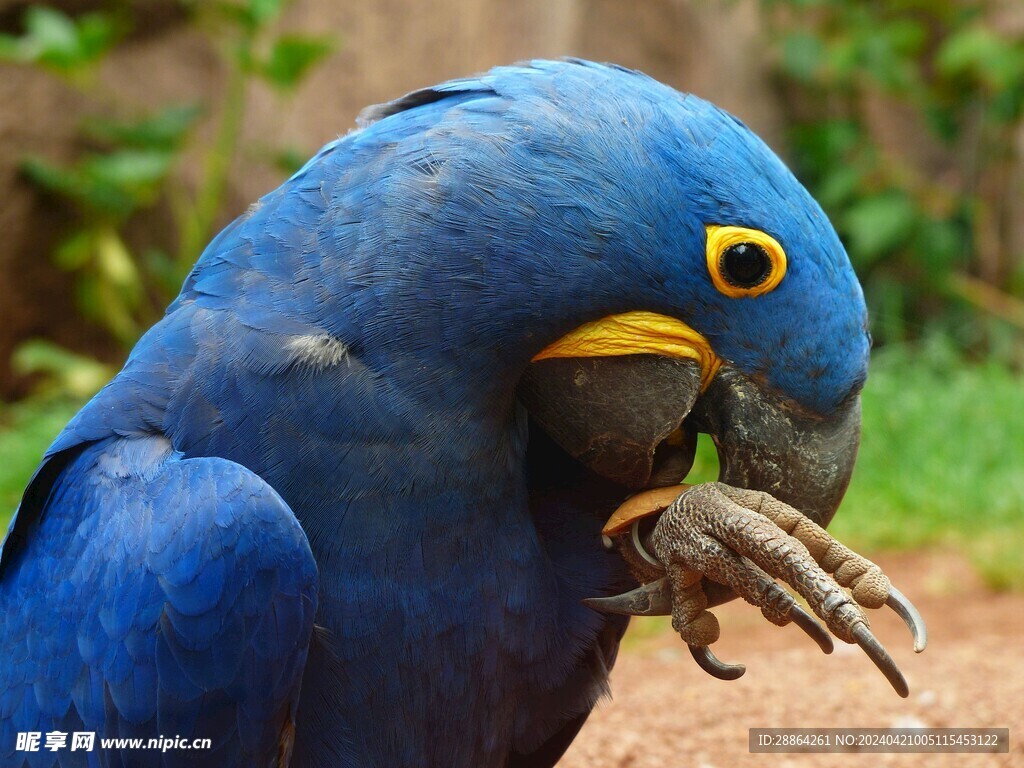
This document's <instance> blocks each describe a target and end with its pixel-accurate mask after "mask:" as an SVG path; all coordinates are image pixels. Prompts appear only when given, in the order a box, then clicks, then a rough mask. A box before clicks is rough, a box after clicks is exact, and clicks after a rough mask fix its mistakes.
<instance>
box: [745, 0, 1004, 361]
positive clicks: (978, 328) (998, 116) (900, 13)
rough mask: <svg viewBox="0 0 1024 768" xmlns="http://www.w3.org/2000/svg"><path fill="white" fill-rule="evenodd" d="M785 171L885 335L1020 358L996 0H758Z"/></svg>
mask: <svg viewBox="0 0 1024 768" xmlns="http://www.w3.org/2000/svg"><path fill="white" fill-rule="evenodd" d="M762 8H763V10H764V12H765V15H766V18H767V20H768V22H769V33H768V35H767V38H768V39H769V40H770V41H771V45H772V46H773V49H774V52H775V61H776V64H777V77H778V80H779V83H780V88H779V93H780V96H781V98H782V99H783V102H784V105H785V106H786V114H787V119H788V120H789V121H790V122H789V128H790V130H789V136H790V139H791V153H790V154H791V157H792V159H793V161H794V166H795V168H796V171H797V174H798V175H799V176H800V177H801V178H802V179H803V180H804V181H805V182H806V183H807V184H808V186H809V187H810V189H811V191H812V193H813V194H814V195H815V197H817V199H818V200H819V202H820V203H821V204H822V206H823V207H824V208H825V210H826V212H827V213H828V215H829V217H830V218H831V219H832V221H833V223H834V224H835V225H836V228H837V229H838V230H839V233H840V236H841V237H842V239H843V241H844V242H845V243H846V245H847V248H848V250H849V253H850V256H851V258H852V260H853V262H854V265H855V266H856V268H857V270H858V273H859V274H860V276H861V279H862V281H863V283H864V286H865V292H866V294H867V298H868V302H869V305H870V308H871V310H872V318H873V332H874V335H875V337H876V339H877V340H879V341H881V342H883V343H885V342H894V341H903V340H906V339H913V338H919V337H921V336H922V335H927V334H928V333H931V332H934V331H941V332H942V333H944V334H946V335H947V336H948V337H949V338H950V339H952V340H953V342H954V344H955V345H956V346H958V347H959V348H961V349H962V350H965V351H967V352H968V353H969V354H970V355H972V356H974V357H983V356H986V355H997V356H1000V357H1002V358H1004V359H1007V360H1009V361H1011V362H1012V363H1013V364H1015V365H1017V366H1020V365H1021V364H1022V363H1024V351H1022V350H1024V343H1022V338H1021V332H1022V331H1024V302H1022V301H1021V297H1022V296H1024V222H1022V221H1021V220H1020V215H1019V207H1020V202H1021V200H1022V197H1024V121H1022V115H1024V25H1022V23H1021V20H1020V18H1019V13H1018V14H1016V15H1017V17H1018V18H1017V19H1016V25H1014V24H1010V23H1006V22H1005V19H1004V18H1003V17H1004V16H1006V14H1011V13H1012V12H1013V11H1014V9H1013V6H1012V4H1008V3H1003V2H998V1H997V0H961V1H960V2H955V3H954V2H931V0H890V1H887V2H878V1H869V2H850V1H848V0H847V1H843V0H762Z"/></svg>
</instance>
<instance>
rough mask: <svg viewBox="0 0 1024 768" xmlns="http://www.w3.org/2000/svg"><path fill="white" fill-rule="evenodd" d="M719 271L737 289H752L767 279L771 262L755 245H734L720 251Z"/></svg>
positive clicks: (766, 254)
mask: <svg viewBox="0 0 1024 768" xmlns="http://www.w3.org/2000/svg"><path fill="white" fill-rule="evenodd" d="M719 266H720V268H721V269H720V271H721V273H722V277H724V278H725V279H726V280H727V281H728V282H729V283H731V284H732V285H735V286H736V287H737V288H753V287H754V286H755V285H760V284H761V283H763V282H764V281H765V280H767V279H768V275H769V274H771V271H772V260H771V259H770V258H768V253H767V252H766V251H765V249H764V248H762V247H761V246H760V245H758V244H757V243H736V244H735V245H730V246H729V247H728V248H726V249H725V250H724V251H722V258H721V261H720V264H719Z"/></svg>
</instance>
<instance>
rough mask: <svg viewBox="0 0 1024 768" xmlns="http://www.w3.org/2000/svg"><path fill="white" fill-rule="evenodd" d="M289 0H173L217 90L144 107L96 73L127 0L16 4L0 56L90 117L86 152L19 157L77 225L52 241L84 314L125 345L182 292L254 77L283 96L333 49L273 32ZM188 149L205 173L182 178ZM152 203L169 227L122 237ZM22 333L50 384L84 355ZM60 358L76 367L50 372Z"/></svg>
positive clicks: (273, 153) (124, 16) (121, 23)
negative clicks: (78, 101)
mask: <svg viewBox="0 0 1024 768" xmlns="http://www.w3.org/2000/svg"><path fill="white" fill-rule="evenodd" d="M287 4H288V0H219V1H218V2H198V1H195V2H186V1H185V0H181V5H182V6H183V8H184V9H185V10H186V11H187V13H188V14H189V19H190V21H191V23H192V24H193V25H194V26H195V27H196V28H198V29H201V30H203V31H205V32H206V33H207V34H208V36H209V39H210V41H211V45H213V46H214V47H215V48H216V49H217V50H218V51H219V52H220V56H221V61H222V64H223V70H224V72H225V78H226V83H225V91H224V97H223V99H221V100H220V101H219V102H218V103H217V104H216V105H200V104H169V105H166V106H164V107H162V108H160V109H158V110H156V111H154V112H144V111H140V110H139V109H138V106H137V105H133V104H123V103H120V102H118V101H116V100H114V101H111V99H112V97H111V95H110V94H109V93H108V92H107V91H106V90H105V89H104V88H103V84H102V77H101V76H100V75H99V74H98V72H97V65H98V64H99V63H100V62H101V61H102V59H103V57H104V56H105V55H106V54H108V53H110V52H111V51H112V50H114V49H115V48H116V46H117V45H119V44H122V43H124V42H125V41H126V40H127V39H128V36H129V35H130V33H131V31H132V16H131V5H130V4H129V5H126V4H124V3H111V4H110V9H109V10H105V11H104V10H101V11H94V12H90V13H85V14H82V15H79V16H75V17H70V16H68V15H65V14H64V13H62V12H60V11H58V10H55V9H52V8H47V7H45V6H35V5H34V6H30V7H29V8H28V9H27V10H26V11H25V15H24V32H23V34H22V35H20V36H11V35H0V61H7V62H13V63H19V64H23V65H26V66H35V67H39V68H42V69H44V70H46V71H47V72H51V73H53V74H54V75H56V76H59V77H61V78H64V79H66V80H67V81H68V82H69V83H71V84H72V85H74V86H75V87H76V88H78V89H79V90H81V92H82V93H83V94H85V95H86V96H87V97H88V98H89V99H90V100H91V102H92V103H93V105H94V107H95V113H96V114H95V115H94V116H92V117H89V118H88V119H86V120H85V121H84V122H83V124H82V125H81V128H80V139H81V143H82V145H83V146H84V147H85V149H83V150H82V151H81V152H80V153H79V155H78V156H77V157H76V158H75V159H74V160H73V161H72V162H66V163H58V162H54V161H52V160H48V159H46V158H43V157H38V156H31V157H26V158H25V159H24V162H23V166H22V168H23V172H24V174H25V176H26V177H27V178H28V179H30V180H31V181H32V182H34V183H35V184H36V185H37V186H38V187H39V188H40V189H41V190H43V191H44V192H46V193H48V194H51V195H54V196H55V197H57V198H59V199H61V200H62V201H64V202H65V203H67V204H68V205H70V206H71V207H72V208H73V210H74V212H75V220H76V224H75V226H74V227H73V228H72V230H71V231H70V232H68V233H67V235H66V236H65V237H64V239H63V240H62V241H61V243H60V244H59V245H58V247H57V248H56V250H55V253H54V262H55V264H56V265H57V266H59V267H60V268H61V269H64V270H68V271H71V272H73V273H74V274H75V288H76V294H77V297H78V302H79V308H80V310H81V311H82V313H83V314H84V315H85V316H86V317H88V318H90V319H91V320H93V321H95V322H97V323H99V324H100V325H101V326H102V327H104V328H105V329H106V330H107V331H108V332H109V333H110V334H111V335H112V336H113V337H114V338H116V339H117V340H118V341H119V342H120V343H121V344H122V345H123V347H124V348H125V349H126V350H127V349H128V348H130V347H131V346H132V345H133V344H134V343H135V341H136V340H137V339H138V337H139V336H140V335H141V334H142V332H143V331H144V330H145V329H146V328H147V327H148V326H149V325H151V324H152V323H153V322H154V321H155V320H156V319H157V318H158V317H159V316H160V314H161V313H162V311H163V309H164V307H165V306H166V305H167V304H168V303H169V302H170V300H171V299H172V298H173V297H174V296H175V294H176V293H177V292H178V290H179V288H180V286H181V283H182V281H183V280H184V278H185V275H187V274H188V271H189V269H191V267H192V264H193V263H194V262H195V260H196V258H197V257H198V256H199V254H200V252H201V251H202V248H203V247H204V246H205V245H206V243H207V242H208V241H209V239H210V238H211V237H212V235H213V234H214V228H215V227H216V225H217V223H218V221H219V219H220V218H221V217H222V215H223V213H224V210H223V208H224V193H225V189H226V185H227V180H228V174H229V172H230V169H231V166H232V162H233V160H234V158H235V156H236V154H237V152H238V150H239V145H240V141H241V133H242V126H243V120H244V116H245V111H246V104H247V98H248V93H249V88H250V86H251V84H252V82H253V81H254V80H261V81H264V82H266V83H268V84H269V85H270V86H272V87H273V88H274V89H275V91H277V92H278V93H280V94H282V95H284V96H286V95H287V94H289V93H291V92H292V91H294V89H295V88H296V87H298V86H299V85H300V83H301V82H302V80H303V79H304V78H305V77H306V75H307V74H308V73H309V72H310V71H311V69H312V67H314V66H315V65H316V64H317V62H319V61H321V60H322V59H323V58H324V57H325V56H327V55H328V54H330V53H331V52H332V51H333V50H334V46H335V44H334V41H333V39H332V38H329V37H322V36H307V35H300V34H296V33H291V32H282V31H280V30H279V26H280V17H281V14H282V13H283V11H284V9H285V7H286V5H287ZM111 114H113V115H114V117H110V116H108V115H111ZM204 118H205V119H207V120H210V121H212V122H213V124H214V139H213V141H212V143H209V142H208V145H207V146H204V147H203V148H202V149H199V148H198V147H199V142H198V141H196V139H195V131H196V128H197V126H198V125H199V123H200V121H201V120H202V119H204ZM197 151H198V153H199V154H200V155H201V157H202V171H201V174H200V178H199V181H198V183H196V184H194V185H191V186H190V185H188V184H186V183H185V180H184V178H183V175H182V173H181V166H182V159H183V157H184V156H185V155H186V153H188V152H197ZM287 151H288V150H287V149H285V148H276V147H275V148H271V149H270V150H268V151H265V152H264V153H263V154H264V155H265V158H264V159H265V161H266V162H267V163H268V164H270V165H271V166H272V167H275V168H279V169H281V168H282V163H281V158H282V157H283V156H285V153H286V152H287ZM292 154H293V155H294V154H295V153H294V152H293V153H292ZM161 204H165V205H166V207H167V208H168V209H169V211H170V218H171V224H172V226H170V227H166V226H148V227H137V228H135V229H134V230H133V231H132V233H131V235H129V234H128V232H129V228H131V227H132V225H133V224H134V223H135V222H136V221H137V220H138V218H139V217H140V216H141V215H143V214H145V213H146V212H149V211H152V210H154V209H155V208H157V207H158V206H160V205H161ZM139 230H142V232H143V233H144V234H142V235H141V236H140V235H139ZM31 344H34V345H35V347H33V349H30V350H29V351H28V352H27V353H25V354H20V353H19V354H18V357H19V360H18V361H17V362H18V365H17V369H18V370H19V371H20V372H28V373H37V374H43V375H45V376H48V377H49V378H50V381H51V382H54V381H56V382H60V381H67V380H68V379H69V378H74V376H75V375H80V371H81V362H82V361H81V360H78V359H76V358H75V356H73V355H71V354H70V353H66V354H63V355H60V354H56V355H54V354H51V355H49V356H45V355H44V356H42V357H41V356H40V355H39V354H38V351H39V349H40V346H39V344H41V342H31ZM51 346H52V345H51ZM52 351H53V350H51V352H52ZM60 360H63V361H64V362H66V363H67V364H68V365H70V366H72V368H73V369H75V370H76V371H78V372H79V373H78V374H75V373H73V372H72V373H69V372H68V371H63V372H61V371H59V370H58V369H57V368H56V367H55V364H56V362H57V361H60Z"/></svg>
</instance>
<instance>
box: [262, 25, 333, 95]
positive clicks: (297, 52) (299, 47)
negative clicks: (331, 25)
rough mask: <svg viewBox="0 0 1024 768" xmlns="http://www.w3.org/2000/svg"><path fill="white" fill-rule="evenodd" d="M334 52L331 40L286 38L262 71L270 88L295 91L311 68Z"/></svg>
mask: <svg viewBox="0 0 1024 768" xmlns="http://www.w3.org/2000/svg"><path fill="white" fill-rule="evenodd" d="M333 50H334V43H333V41H332V40H331V39H330V38H328V37H307V36H304V35H283V36H282V37H280V38H279V39H278V40H277V41H276V42H275V43H274V46H273V48H271V50H270V55H269V56H268V57H267V59H266V60H265V61H264V62H263V63H262V65H261V66H260V67H259V74H261V75H262V76H263V77H264V78H265V79H266V80H267V81H268V82H269V83H270V84H271V85H273V86H275V87H276V88H279V89H281V90H289V89H291V88H294V87H295V86H296V85H298V84H299V82H301V81H302V78H303V77H304V76H305V75H306V73H307V72H309V70H310V68H311V67H312V66H313V65H314V64H316V63H317V62H318V61H320V60H321V59H323V58H324V57H325V56H327V55H328V54H329V53H331V52H332V51H333Z"/></svg>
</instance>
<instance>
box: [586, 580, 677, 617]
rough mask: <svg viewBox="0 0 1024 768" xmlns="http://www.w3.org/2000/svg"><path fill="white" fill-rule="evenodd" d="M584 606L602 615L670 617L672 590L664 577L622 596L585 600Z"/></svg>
mask: <svg viewBox="0 0 1024 768" xmlns="http://www.w3.org/2000/svg"><path fill="white" fill-rule="evenodd" d="M583 604H584V605H585V606H587V607H588V608H593V609H594V610H595V611H601V613H617V614H620V615H622V616H668V615H670V614H671V613H672V589H671V587H670V586H669V583H668V577H667V576H664V577H662V578H660V579H658V580H657V581H652V582H650V583H649V584H644V585H642V586H639V587H637V588H636V589H632V590H630V591H629V592H624V593H623V594H621V595H614V596H612V597H588V598H585V599H584V600H583Z"/></svg>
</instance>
